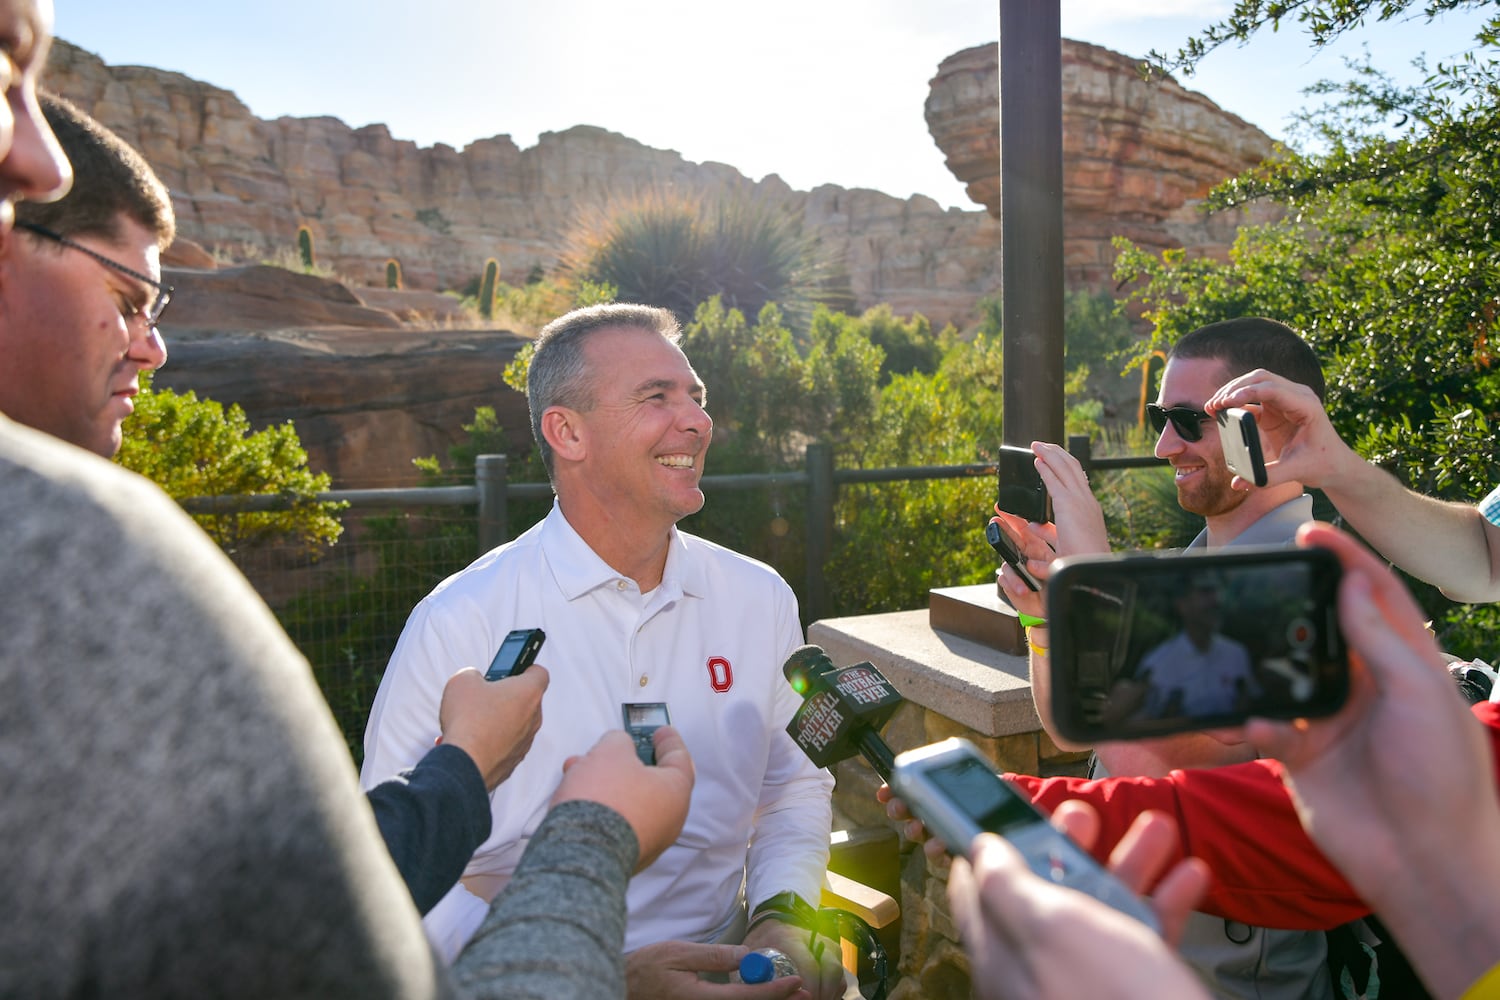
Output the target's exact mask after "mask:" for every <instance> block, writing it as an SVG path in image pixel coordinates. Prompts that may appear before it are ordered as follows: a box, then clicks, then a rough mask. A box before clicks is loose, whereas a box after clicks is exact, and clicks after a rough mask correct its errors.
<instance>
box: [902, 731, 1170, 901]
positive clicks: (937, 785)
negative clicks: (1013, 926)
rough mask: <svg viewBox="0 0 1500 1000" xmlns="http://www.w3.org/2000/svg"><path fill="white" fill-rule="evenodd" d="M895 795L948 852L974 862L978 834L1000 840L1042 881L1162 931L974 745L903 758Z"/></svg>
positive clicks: (956, 741) (947, 744)
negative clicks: (972, 847)
mask: <svg viewBox="0 0 1500 1000" xmlns="http://www.w3.org/2000/svg"><path fill="white" fill-rule="evenodd" d="M891 787H892V788H893V789H894V790H895V792H896V794H897V795H899V796H901V798H902V799H904V800H905V802H906V804H907V806H909V807H910V808H911V811H912V812H913V813H915V814H916V816H917V818H918V819H920V820H921V821H922V822H923V823H924V824H925V825H926V827H927V829H928V830H930V831H932V832H933V833H934V834H936V835H937V836H938V837H940V838H942V841H943V843H944V844H946V845H948V849H949V850H950V851H954V852H956V853H961V854H964V855H968V854H969V850H970V845H971V844H972V843H973V842H974V838H975V837H977V836H978V835H979V834H980V833H985V832H988V833H996V834H999V835H1000V836H1002V837H1004V838H1005V839H1006V840H1008V841H1010V842H1011V843H1012V844H1013V845H1015V848H1016V850H1018V851H1020V852H1021V856H1022V857H1024V858H1025V859H1026V864H1027V865H1028V866H1029V867H1030V868H1031V870H1032V871H1033V872H1035V873H1036V874H1037V875H1039V876H1041V877H1042V878H1043V879H1046V880H1047V881H1049V882H1055V883H1057V884H1058V885H1064V886H1067V887H1069V888H1071V889H1077V890H1078V891H1079V892H1083V893H1087V894H1088V895H1090V896H1093V897H1094V898H1095V899H1097V900H1099V901H1100V902H1102V903H1106V904H1108V905H1110V906H1112V907H1114V908H1115V909H1117V910H1119V911H1120V912H1121V913H1125V914H1128V915H1130V916H1132V917H1135V918H1136V919H1137V920H1139V921H1141V922H1142V923H1144V924H1146V925H1147V926H1148V927H1150V928H1152V929H1153V930H1158V931H1159V930H1160V929H1161V928H1160V924H1159V922H1158V921H1157V919H1156V913H1155V911H1153V910H1152V909H1151V907H1150V906H1149V905H1147V903H1146V902H1145V901H1144V900H1142V899H1141V898H1140V897H1139V896H1137V895H1136V894H1135V893H1134V892H1132V891H1131V890H1130V889H1129V888H1128V887H1126V885H1125V884H1124V883H1123V882H1121V881H1120V880H1119V879H1117V878H1115V877H1114V876H1113V875H1111V874H1110V873H1109V872H1108V871H1106V870H1105V869H1104V868H1103V867H1101V866H1100V865H1099V863H1098V862H1097V861H1095V860H1094V859H1093V858H1092V857H1090V856H1089V854H1088V853H1087V852H1086V851H1084V849H1083V848H1081V847H1079V846H1078V844H1077V843H1076V842H1074V841H1073V840H1072V839H1070V838H1069V837H1067V836H1066V835H1064V834H1063V833H1061V832H1059V831H1058V830H1057V829H1055V828H1054V827H1053V826H1052V824H1051V822H1049V821H1048V819H1047V817H1046V816H1045V815H1043V813H1042V812H1041V811H1040V810H1039V809H1037V808H1036V807H1035V806H1033V805H1032V804H1031V803H1030V802H1029V801H1027V799H1026V797H1025V796H1024V795H1023V794H1021V792H1020V791H1019V790H1018V789H1016V787H1015V786H1013V785H1011V784H1010V783H1009V782H1007V781H1006V780H1005V779H1003V778H1001V777H1000V776H999V775H998V774H996V773H995V767H994V765H993V764H991V763H990V762H989V761H988V760H986V759H985V758H984V755H983V754H981V753H980V752H979V750H978V749H977V748H976V747H975V746H974V744H972V743H970V742H969V741H968V740H966V739H963V738H961V737H956V736H955V737H952V738H950V739H946V740H943V741H942V742H940V743H934V744H932V745H930V746H925V747H919V748H917V749H915V750H908V751H907V752H905V753H903V754H898V755H897V756H896V766H895V769H894V770H893V771H892V773H891Z"/></svg>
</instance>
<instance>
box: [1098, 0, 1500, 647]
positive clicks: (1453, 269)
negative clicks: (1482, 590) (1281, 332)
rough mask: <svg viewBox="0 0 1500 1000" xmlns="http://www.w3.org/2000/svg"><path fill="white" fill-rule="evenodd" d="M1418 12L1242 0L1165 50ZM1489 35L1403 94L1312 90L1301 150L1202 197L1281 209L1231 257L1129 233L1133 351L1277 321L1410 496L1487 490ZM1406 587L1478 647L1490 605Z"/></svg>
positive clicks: (1371, 79) (1340, 420) (1496, 468)
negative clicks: (1139, 337)
mask: <svg viewBox="0 0 1500 1000" xmlns="http://www.w3.org/2000/svg"><path fill="white" fill-rule="evenodd" d="M1411 6H1412V4H1411V3H1410V2H1409V0H1407V2H1403V0H1385V2H1382V3H1379V4H1377V3H1373V2H1334V0H1324V2H1312V0H1304V2H1280V3H1273V2H1265V0H1240V2H1239V3H1237V4H1236V5H1235V9H1234V12H1233V13H1232V14H1231V15H1230V17H1229V18H1227V19H1226V20H1225V21H1224V22H1222V23H1221V24H1219V25H1216V26H1215V27H1213V28H1211V29H1209V31H1207V32H1205V33H1204V35H1203V36H1201V37H1200V38H1199V39H1197V40H1194V41H1193V42H1190V43H1189V44H1188V45H1187V46H1185V47H1184V48H1183V49H1182V50H1181V51H1180V52H1178V53H1177V55H1176V56H1175V57H1172V59H1170V60H1167V59H1165V58H1164V57H1158V58H1159V59H1163V60H1164V61H1165V62H1166V63H1167V64H1168V65H1187V66H1190V65H1191V64H1192V62H1193V61H1194V60H1196V59H1197V58H1199V57H1201V55H1202V54H1203V52H1205V51H1207V50H1208V49H1209V48H1211V47H1212V46H1213V45H1215V44H1222V43H1223V42H1224V41H1229V40H1244V39H1247V38H1249V37H1250V36H1251V35H1253V34H1254V32H1255V31H1256V30H1258V29H1260V28H1262V27H1263V26H1266V25H1270V26H1272V27H1273V28H1274V27H1275V26H1277V25H1278V23H1279V22H1280V21H1282V20H1287V19H1290V20H1294V21H1296V22H1298V23H1300V24H1302V25H1303V26H1304V27H1305V28H1306V29H1307V30H1308V31H1309V33H1310V35H1311V37H1312V40H1313V43H1314V44H1323V43H1325V42H1326V41H1327V40H1329V39H1331V38H1332V37H1335V36H1337V35H1338V34H1340V33H1342V32H1344V31H1347V30H1349V29H1351V28H1352V27H1354V26H1355V25H1357V24H1359V23H1360V22H1361V20H1363V19H1365V18H1367V17H1371V16H1373V17H1374V18H1376V19H1380V20H1384V19H1389V18H1392V17H1396V16H1398V15H1400V14H1402V13H1403V12H1405V11H1406V10H1407V9H1408V8H1409V7H1411ZM1491 7H1492V4H1488V3H1485V4H1480V3H1474V2H1457V0H1447V2H1443V0H1429V2H1426V3H1424V4H1423V5H1422V7H1421V10H1422V14H1423V16H1425V17H1428V18H1430V17H1432V16H1434V15H1435V14H1436V13H1439V12H1441V11H1444V10H1451V9H1457V8H1481V9H1485V8H1491ZM1496 28H1497V19H1496V18H1495V17H1491V18H1490V20H1489V23H1488V25H1487V26H1486V27H1485V28H1484V29H1483V30H1481V31H1480V33H1479V35H1478V36H1477V37H1476V39H1475V45H1474V47H1473V49H1472V50H1471V51H1469V52H1467V53H1465V54H1464V55H1463V56H1461V57H1460V58H1457V59H1455V60H1454V61H1452V62H1451V63H1448V64H1443V65H1439V66H1437V67H1436V68H1434V69H1431V70H1427V68H1426V66H1425V64H1423V63H1421V62H1420V61H1419V63H1418V65H1419V68H1421V69H1423V70H1424V71H1425V72H1426V73H1427V76H1426V79H1425V80H1424V81H1423V82H1422V83H1421V84H1419V85H1417V86H1411V87H1404V86H1398V85H1397V84H1395V83H1394V82H1393V81H1392V80H1391V79H1390V78H1389V77H1388V76H1387V75H1386V74H1384V73H1382V72H1380V71H1379V70H1377V69H1376V68H1374V67H1372V66H1370V65H1369V64H1368V63H1366V64H1363V65H1359V66H1356V67H1355V69H1356V70H1357V72H1356V74H1355V76H1354V77H1353V79H1351V80H1350V81H1348V82H1345V83H1341V84H1322V85H1320V86H1319V87H1317V88H1315V90H1316V92H1317V93H1319V94H1322V95H1324V96H1325V97H1327V98H1329V100H1328V101H1327V102H1326V103H1325V104H1323V105H1322V106H1321V107H1315V108H1312V109H1310V110H1309V111H1307V112H1305V113H1304V114H1303V116H1302V119H1301V131H1302V132H1303V133H1304V134H1305V135H1307V136H1308V137H1309V138H1310V139H1312V140H1315V142H1312V143H1310V144H1309V148H1310V149H1311V150H1312V151H1296V150H1288V151H1286V152H1285V153H1284V154H1283V155H1281V156H1279V157H1277V158H1275V159H1273V160H1271V161H1269V162H1267V163H1265V164H1263V165H1262V166H1260V167H1259V168H1257V169H1255V170H1253V171H1251V172H1250V173H1248V174H1246V175H1245V176H1243V177H1240V178H1236V179H1234V180H1232V181H1230V182H1228V183H1226V184H1224V185H1222V186H1221V187H1220V188H1219V189H1217V190H1216V191H1215V192H1214V193H1213V194H1212V195H1211V197H1210V205H1211V207H1213V208H1228V207H1235V206H1240V205H1244V204H1246V203H1248V202H1251V201H1266V202H1271V203H1275V204H1279V205H1281V206H1283V208H1284V215H1283V217H1282V218H1281V220H1280V221H1278V222H1274V223H1271V224H1269V225H1265V226H1260V227H1253V228H1247V229H1245V230H1242V231H1241V233H1240V235H1239V237H1238V239H1237V240H1236V242H1235V244H1234V246H1233V248H1232V250H1231V252H1230V255H1229V259H1228V260H1227V261H1224V262H1222V263H1219V262H1212V261H1206V260H1194V259H1188V258H1187V257H1186V256H1185V255H1183V254H1181V253H1180V252H1169V253H1167V254H1165V255H1156V254H1152V253H1148V252H1145V251H1142V250H1140V249H1139V248H1136V247H1133V246H1131V245H1129V244H1128V243H1123V242H1122V243H1121V244H1120V247H1121V251H1122V252H1121V254H1120V257H1119V258H1118V260H1117V266H1116V277H1117V278H1120V279H1121V280H1122V281H1126V280H1128V281H1134V282H1135V285H1134V288H1133V292H1132V294H1133V297H1134V298H1135V299H1136V300H1137V301H1139V302H1140V303H1141V304H1142V305H1143V306H1144V308H1145V315H1146V317H1147V318H1148V319H1149V320H1150V321H1151V323H1152V327H1153V339H1152V342H1151V344H1150V345H1148V346H1147V347H1146V348H1145V349H1146V350H1149V349H1152V348H1159V347H1161V346H1163V345H1166V344H1169V343H1171V342H1172V341H1174V340H1175V339H1176V338H1177V337H1178V336H1180V335H1181V334H1182V333H1183V332H1185V331H1187V330H1188V329H1191V328H1192V327H1195V326H1197V325H1199V324H1201V323H1204V322H1209V321H1212V320H1216V319H1222V318H1227V317H1230V316H1237V315H1246V314H1260V315H1267V316H1271V317H1274V318H1277V319H1280V320H1283V321H1285V322H1287V323H1289V324H1291V325H1292V326H1294V327H1295V328H1297V329H1298V330H1299V331H1300V332H1302V333H1303V335H1304V336H1305V337H1306V338H1307V339H1308V341H1309V342H1310V343H1311V344H1312V345H1313V346H1314V348H1315V349H1316V350H1317V351H1318V353H1319V355H1320V356H1321V357H1322V359H1323V361H1324V365H1325V372H1326V375H1327V377H1328V400H1327V404H1328V410H1329V415H1330V417H1331V418H1332V420H1333V422H1334V426H1335V427H1336V428H1337V429H1338V431H1339V433H1340V434H1341V435H1342V436H1343V437H1344V439H1345V440H1346V441H1348V442H1349V443H1350V444H1351V445H1352V446H1353V447H1354V448H1355V449H1356V450H1357V451H1359V452H1360V453H1361V454H1362V455H1364V456H1365V457H1367V458H1369V459H1371V460H1372V461H1375V462H1377V463H1379V464H1381V465H1383V466H1385V467H1387V468H1389V469H1390V470H1391V471H1393V472H1394V473H1395V474H1396V475H1397V476H1399V477H1400V478H1401V479H1402V480H1403V481H1404V482H1406V483H1407V484H1408V485H1409V486H1411V487H1412V488H1413V489H1416V490H1418V491H1420V492H1423V493H1427V494H1431V495H1435V496H1439V497H1443V498H1447V499H1455V500H1462V501H1468V502H1472V501H1475V500H1477V499H1478V498H1479V497H1481V496H1483V495H1484V494H1485V492H1487V491H1488V489H1489V488H1490V487H1491V486H1492V485H1493V484H1494V483H1495V482H1496V481H1497V478H1500V463H1497V460H1496V456H1497V447H1496V446H1497V444H1500V442H1497V440H1496V437H1495V432H1494V428H1495V426H1496V417H1497V414H1500V366H1497V365H1496V364H1495V358H1494V356H1493V350H1494V349H1493V347H1492V345H1493V344H1495V343H1496V342H1497V335H1500V334H1497V330H1496V317H1497V313H1500V304H1497V301H1496V294H1495V289H1496V287H1497V281H1496V279H1497V277H1500V253H1497V250H1500V242H1497V236H1500V184H1497V183H1496V178H1500V105H1497V100H1496V96H1497V95H1500V62H1497V58H1496V57H1497V49H1496V45H1497V42H1496ZM1174 60H1175V61H1174ZM1419 596H1420V597H1421V598H1422V599H1423V600H1424V603H1425V604H1426V606H1427V607H1428V609H1429V611H1431V612H1433V613H1435V614H1440V615H1442V616H1444V617H1445V619H1446V621H1445V624H1444V626H1443V628H1444V630H1445V631H1444V632H1442V633H1440V634H1442V635H1445V636H1450V637H1451V636H1454V635H1460V634H1462V635H1465V636H1467V637H1468V639H1469V640H1473V639H1475V638H1477V637H1478V636H1479V635H1480V634H1481V632H1482V631H1483V630H1487V629H1489V628H1490V625H1491V623H1492V621H1493V617H1492V616H1493V614H1494V613H1493V612H1492V611H1490V610H1484V611H1479V610H1477V609H1465V608H1457V609H1455V608H1453V607H1452V606H1451V605H1449V604H1448V603H1447V602H1446V601H1444V600H1442V599H1441V598H1440V597H1438V596H1437V595H1436V594H1435V592H1433V591H1431V590H1430V589H1424V590H1423V591H1422V592H1421V593H1420V594H1419ZM1481 620H1484V621H1483V622H1482V628H1481V629H1480V630H1479V631H1476V628H1475V626H1474V624H1473V623H1475V622H1479V621H1481ZM1494 635H1495V633H1493V632H1491V633H1490V634H1489V636H1490V637H1489V643H1490V644H1493V641H1494ZM1481 655H1483V654H1481Z"/></svg>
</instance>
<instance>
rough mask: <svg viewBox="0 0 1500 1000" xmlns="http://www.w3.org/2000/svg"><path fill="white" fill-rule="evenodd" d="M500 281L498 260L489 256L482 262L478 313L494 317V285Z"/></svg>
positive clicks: (486, 316)
mask: <svg viewBox="0 0 1500 1000" xmlns="http://www.w3.org/2000/svg"><path fill="white" fill-rule="evenodd" d="M499 283H500V262H499V261H497V260H496V259H495V258H493V257H491V258H490V259H489V260H487V261H485V262H484V279H483V280H482V281H480V282H479V315H481V316H483V317H484V318H485V319H494V318H495V286H496V285H498V284H499Z"/></svg>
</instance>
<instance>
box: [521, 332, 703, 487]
mask: <svg viewBox="0 0 1500 1000" xmlns="http://www.w3.org/2000/svg"><path fill="white" fill-rule="evenodd" d="M621 327H625V328H627V329H636V330H645V331H647V332H650V333H656V334H660V335H661V336H663V337H665V338H666V339H667V340H669V341H671V342H672V343H674V344H675V343H677V341H678V339H679V338H680V337H681V336H682V328H681V327H680V326H678V325H677V319H676V317H674V316H673V315H672V313H671V311H670V310H667V309H658V308H657V307H656V306H643V305H636V304H634V303H627V302H610V303H606V304H603V305H597V306H585V307H584V308H582V309H574V310H573V311H572V312H570V313H566V314H564V315H562V316H559V317H558V318H557V319H555V320H553V321H552V322H550V323H548V324H547V325H546V326H545V327H543V328H542V332H541V333H539V334H537V338H536V349H535V351H534V352H533V353H532V355H531V364H530V365H529V367H528V368H527V372H526V405H527V407H528V408H529V409H530V410H531V433H532V436H533V437H535V438H536V446H537V448H538V449H540V451H541V455H542V462H543V463H544V464H545V465H546V466H547V478H549V479H552V480H553V482H554V483H555V482H556V477H555V476H554V474H553V455H552V446H551V445H549V444H547V438H546V437H545V436H544V435H543V434H542V414H543V413H546V412H547V408H548V407H552V406H566V407H567V408H568V409H570V410H578V411H579V412H580V413H586V412H588V411H589V410H591V409H593V408H594V402H595V400H594V384H595V381H594V380H595V373H594V372H592V371H590V370H589V368H588V364H587V362H586V361H585V359H584V353H583V352H584V346H585V343H586V342H587V340H588V337H589V335H590V334H593V333H597V332H599V331H600V330H606V329H619V328H621Z"/></svg>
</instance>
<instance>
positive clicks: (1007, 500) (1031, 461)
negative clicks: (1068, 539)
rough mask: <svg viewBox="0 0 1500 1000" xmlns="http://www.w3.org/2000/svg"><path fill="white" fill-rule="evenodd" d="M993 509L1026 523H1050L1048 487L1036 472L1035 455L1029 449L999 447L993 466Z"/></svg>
mask: <svg viewBox="0 0 1500 1000" xmlns="http://www.w3.org/2000/svg"><path fill="white" fill-rule="evenodd" d="M995 481H996V486H995V506H997V507H999V508H1000V509H1001V510H1003V511H1005V512H1006V513H1007V514H1015V515H1018V516H1020V517H1024V518H1025V519H1026V520H1028V521H1038V522H1042V523H1045V522H1047V521H1050V520H1052V502H1051V499H1050V498H1049V497H1048V496H1047V485H1046V484H1045V483H1043V482H1042V474H1041V473H1040V472H1038V471H1036V455H1035V454H1034V453H1033V452H1032V450H1031V449H1030V448H1023V447H1021V446H1020V445H1014V444H1002V445H1001V446H1000V459H999V461H998V462H996V463H995Z"/></svg>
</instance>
